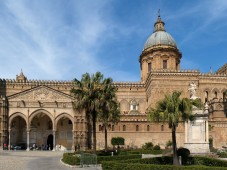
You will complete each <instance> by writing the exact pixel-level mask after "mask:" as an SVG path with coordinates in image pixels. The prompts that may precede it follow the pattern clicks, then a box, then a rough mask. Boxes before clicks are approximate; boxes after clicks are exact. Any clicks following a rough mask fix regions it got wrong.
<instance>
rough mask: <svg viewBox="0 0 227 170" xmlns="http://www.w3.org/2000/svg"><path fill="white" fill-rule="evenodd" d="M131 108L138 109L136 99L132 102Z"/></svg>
mask: <svg viewBox="0 0 227 170" xmlns="http://www.w3.org/2000/svg"><path fill="white" fill-rule="evenodd" d="M130 110H138V103H137V102H136V100H135V99H133V100H132V101H131V102H130Z"/></svg>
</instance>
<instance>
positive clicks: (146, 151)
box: [128, 149, 162, 155]
mask: <svg viewBox="0 0 227 170" xmlns="http://www.w3.org/2000/svg"><path fill="white" fill-rule="evenodd" d="M128 154H154V155H157V154H162V150H143V149H136V150H131V151H128Z"/></svg>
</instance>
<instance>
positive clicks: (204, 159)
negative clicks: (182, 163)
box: [187, 156, 227, 167]
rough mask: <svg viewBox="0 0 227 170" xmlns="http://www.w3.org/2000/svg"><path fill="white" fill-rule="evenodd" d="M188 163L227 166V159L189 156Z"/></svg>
mask: <svg viewBox="0 0 227 170" xmlns="http://www.w3.org/2000/svg"><path fill="white" fill-rule="evenodd" d="M187 164H188V165H206V166H212V167H215V166H216V167H227V161H224V160H219V159H214V158H208V157H199V156H198V157H189V158H188V160H187Z"/></svg>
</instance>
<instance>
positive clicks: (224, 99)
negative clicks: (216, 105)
mask: <svg viewBox="0 0 227 170" xmlns="http://www.w3.org/2000/svg"><path fill="white" fill-rule="evenodd" d="M226 93H227V91H224V92H223V101H226V97H227V95H226Z"/></svg>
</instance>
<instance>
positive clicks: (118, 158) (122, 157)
mask: <svg viewBox="0 0 227 170" xmlns="http://www.w3.org/2000/svg"><path fill="white" fill-rule="evenodd" d="M130 159H142V155H119V156H98V157H97V162H98V164H100V163H102V162H103V161H121V160H124V161H125V160H130Z"/></svg>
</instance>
